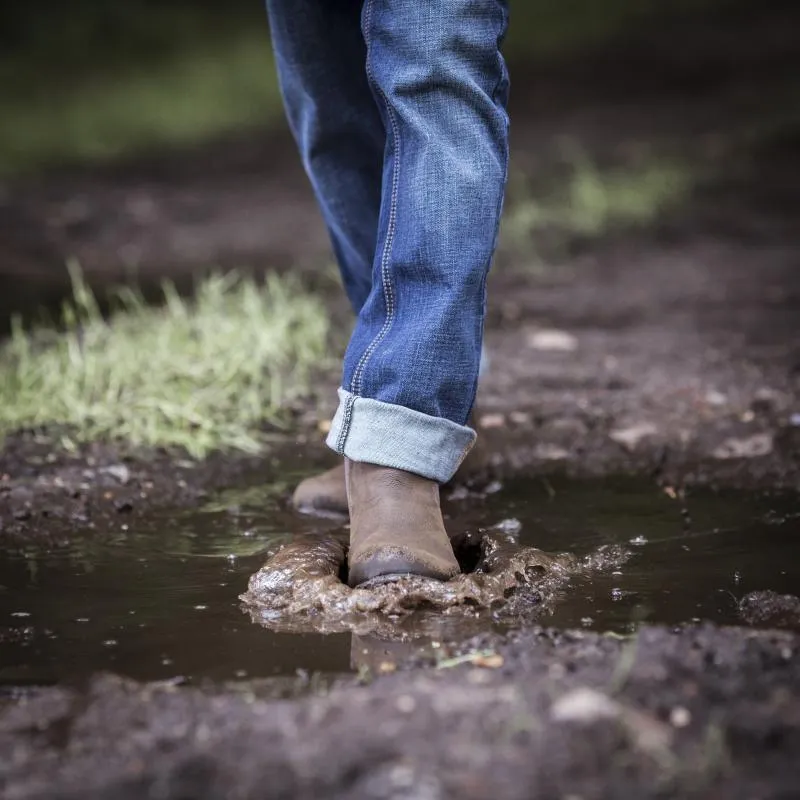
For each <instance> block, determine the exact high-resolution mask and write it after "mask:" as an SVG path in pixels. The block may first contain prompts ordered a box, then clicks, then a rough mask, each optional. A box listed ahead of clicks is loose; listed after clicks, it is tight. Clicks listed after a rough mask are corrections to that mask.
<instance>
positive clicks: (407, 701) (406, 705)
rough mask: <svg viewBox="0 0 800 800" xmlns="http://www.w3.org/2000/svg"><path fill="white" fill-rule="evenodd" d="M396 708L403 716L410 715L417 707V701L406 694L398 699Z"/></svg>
mask: <svg viewBox="0 0 800 800" xmlns="http://www.w3.org/2000/svg"><path fill="white" fill-rule="evenodd" d="M395 706H396V707H397V710H398V711H399V712H400V713H401V714H410V713H411V712H412V711H414V709H415V708H416V707H417V701H416V700H415V699H414V698H413V697H412V696H411V695H410V694H404V695H401V696H400V697H398V698H397V702H396V703H395Z"/></svg>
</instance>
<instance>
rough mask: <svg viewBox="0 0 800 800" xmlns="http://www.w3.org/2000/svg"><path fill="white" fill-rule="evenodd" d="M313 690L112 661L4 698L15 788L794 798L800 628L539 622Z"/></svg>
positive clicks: (4, 742) (798, 770)
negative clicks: (479, 652)
mask: <svg viewBox="0 0 800 800" xmlns="http://www.w3.org/2000/svg"><path fill="white" fill-rule="evenodd" d="M487 644H489V645H491V646H493V647H496V649H497V655H499V656H500V658H499V659H495V660H493V661H492V662H490V663H492V664H495V665H496V664H500V666H499V667H495V668H481V667H476V666H474V665H470V664H465V665H462V666H459V667H455V668H453V669H449V670H420V669H412V670H410V671H403V672H399V673H396V674H394V675H389V676H384V677H381V678H379V679H378V680H376V681H375V682H374V683H372V684H371V685H369V686H366V687H365V686H361V687H356V686H349V687H340V688H335V689H333V690H331V691H330V692H329V693H327V694H326V695H324V696H316V697H312V698H308V699H304V700H300V701H297V700H295V701H277V702H276V701H271V702H270V701H264V700H261V699H258V698H257V697H256V696H254V695H253V694H252V693H247V692H242V691H240V692H239V693H234V692H230V691H228V692H223V691H219V690H213V689H210V690H208V691H200V690H195V689H176V688H175V687H170V686H141V685H134V684H129V683H126V682H122V681H121V680H119V679H116V678H112V677H101V678H98V679H96V680H94V681H92V682H91V683H90V684H89V685H87V686H84V687H80V688H75V689H72V688H63V689H52V690H48V691H47V692H44V693H42V694H38V695H36V694H34V695H33V696H31V697H22V698H20V699H17V700H16V701H12V702H9V701H5V702H4V703H3V705H4V706H5V708H4V709H3V711H2V713H0V754H2V756H3V757H2V759H0V765H1V766H0V780H2V781H3V783H2V784H0V785H2V786H3V789H4V794H3V796H4V797H6V798H8V800H20V799H21V798H45V797H48V798H100V797H104V798H105V797H108V798H111V797H113V798H118V799H119V800H123V799H124V798H141V797H151V798H212V797H226V798H256V797H269V798H276V799H277V798H321V797H325V798H342V800H345V798H347V799H348V800H349V798H375V799H376V800H377V799H378V798H408V799H409V800H411V799H412V798H413V800H422V799H423V798H431V800H434V799H435V798H449V797H453V798H455V797H458V798H475V800H485V798H487V797H494V798H498V800H507V799H508V800H511V798H514V799H518V800H529V799H530V798H555V797H561V798H566V797H572V798H578V797H581V798H585V799H586V800H589V799H590V798H629V797H637V798H639V797H641V798H644V797H654V798H655V797H681V798H691V797H697V798H725V799H726V800H738V798H742V800H744V799H745V798H747V799H748V800H750V799H751V798H776V800H777V798H785V800H788V799H789V798H794V797H797V796H798V795H797V791H798V785H800V765H798V763H797V757H796V756H797V752H798V748H800V704H798V702H797V697H798V691H800V668H799V667H798V665H799V664H800V661H798V657H797V653H798V646H799V645H800V639H798V637H797V636H795V635H792V634H779V633H758V632H750V633H743V632H741V631H736V630H731V629H728V630H725V629H721V630H720V629H716V628H713V627H699V628H693V629H684V630H682V631H669V630H664V629H660V628H645V629H643V630H641V632H640V634H639V636H638V638H637V639H636V640H635V643H633V642H625V641H620V640H619V639H616V638H611V637H604V636H599V635H596V634H583V633H555V632H549V631H537V630H534V631H530V632H527V633H525V634H522V635H519V636H518V637H516V638H515V639H514V640H513V641H511V642H508V643H501V644H498V643H497V642H494V641H489V642H486V641H482V642H479V643H471V645H472V646H473V647H475V646H479V647H484V646H486V645H487Z"/></svg>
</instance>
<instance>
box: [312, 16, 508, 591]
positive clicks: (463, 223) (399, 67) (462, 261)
mask: <svg viewBox="0 0 800 800" xmlns="http://www.w3.org/2000/svg"><path fill="white" fill-rule="evenodd" d="M362 27H363V32H364V38H365V40H366V42H367V50H368V54H367V75H368V78H369V82H370V85H371V87H372V89H373V93H374V95H375V98H376V101H377V104H378V107H379V109H380V112H381V115H382V119H383V123H384V127H385V129H386V131H387V145H386V154H385V158H384V167H383V195H382V203H381V211H380V220H379V235H378V246H377V250H376V255H375V261H374V265H373V285H372V289H371V291H370V294H369V296H368V298H367V300H366V302H365V303H364V306H363V307H362V308H361V311H360V313H359V316H358V321H357V324H356V328H355V331H354V333H353V336H352V338H351V341H350V344H349V347H348V350H347V355H346V358H345V367H344V376H343V384H342V388H341V389H340V405H339V408H338V410H337V413H336V416H335V418H334V421H333V424H332V426H331V431H330V434H329V436H328V444H329V445H330V446H331V447H332V448H333V449H335V450H336V451H337V452H338V453H340V454H342V455H344V456H345V457H346V463H347V467H348V472H349V480H350V484H351V486H350V495H351V498H350V500H351V503H350V513H351V541H352V543H353V545H352V551H351V582H353V583H359V582H361V580H368V579H370V578H372V577H375V576H380V575H382V574H384V573H386V572H403V571H407V572H416V573H419V574H431V575H433V576H438V577H447V575H448V574H450V573H451V570H452V564H453V558H452V552H450V554H449V563H448V556H447V555H446V554H445V552H444V549H443V548H444V546H446V538H445V545H443V544H442V539H441V536H442V534H443V531H444V528H443V525H442V524H441V512H439V510H438V492H430V491H428V486H427V484H425V481H427V482H428V484H431V485H438V484H439V483H443V482H446V481H447V480H449V479H450V478H451V477H452V475H453V473H454V472H455V470H456V469H457V467H458V465H459V464H460V463H461V461H462V459H463V458H464V456H465V455H466V453H467V452H468V450H469V449H470V447H471V446H472V443H473V441H474V438H475V434H474V432H473V431H472V430H471V429H470V428H468V427H467V426H466V424H465V423H466V421H467V418H468V416H469V413H470V409H471V407H472V404H473V402H474V397H475V389H476V385H477V380H478V370H479V362H480V352H481V342H482V335H483V321H484V309H485V282H486V276H487V273H488V270H489V265H490V261H491V257H492V253H493V250H494V247H495V243H496V238H497V230H498V223H499V218H500V213H501V207H502V199H503V193H504V188H505V181H506V173H507V160H508V117H507V114H506V110H505V102H506V97H507V89H508V80H507V72H506V67H505V63H504V61H503V58H502V56H501V54H500V49H499V48H500V42H501V40H502V37H503V35H504V33H505V30H506V27H507V3H506V2H505V0H426V1H425V2H424V3H423V2H419V0H366V1H365V3H364V9H363V19H362ZM374 467H382V468H386V469H388V470H390V473H392V474H390V473H386V472H382V471H381V470H380V469H378V470H377V471H376V469H374ZM420 481H422V483H420ZM354 482H356V483H358V485H357V486H355V487H354V486H353V484H354ZM387 487H390V489H391V490H390V491H387V490H386V489H387ZM354 489H355V490H354ZM398 492H399V494H398ZM404 494H405V496H406V497H407V498H408V499H409V500H413V503H408V504H405V508H406V510H407V512H408V513H403V514H399V513H396V512H397V511H398V509H399V508H401V507H404V502H403V499H402V498H403V495H404ZM434 495H435V497H436V501H435V506H436V507H435V509H434V508H433V507H431V508H428V507H427V506H426V508H424V509H422V508H421V509H420V513H419V514H417V515H416V516H415V514H414V513H411V512H414V509H415V508H416V507H417V506H416V505H414V504H415V503H417V501H419V502H423V501H421V500H420V498H422V497H424V498H431V499H430V502H429V501H428V500H425V501H424V503H428V505H430V503H432V502H433V500H432V498H433V497H434ZM354 497H355V498H360V500H358V501H357V502H358V503H360V504H361V505H362V506H363V507H360V508H354ZM367 508H368V509H369V513H366V511H365V509H367ZM436 516H438V522H436V524H433V523H431V522H430V521H431V520H432V519H433V518H434V517H436ZM356 518H358V520H359V522H358V524H356ZM426 526H427V527H426ZM362 529H363V530H362ZM412 534H413V535H412ZM426 537H427V539H426ZM367 540H368V541H367ZM412 540H413V541H414V542H415V543H416V542H418V541H422V540H427V541H428V543H429V544H431V550H433V551H436V553H437V554H438V555H437V557H436V558H435V559H433V560H431V559H428V558H427V556H426V555H425V554H424V553H422V551H423V550H424V549H425V547H417V545H416V544H413V545H409V546H406V545H405V544H404V543H407V542H409V541H412ZM398 554H399V555H398ZM418 556H419V557H418ZM426 561H427V563H428V564H431V563H433V561H436V562H437V566H436V567H435V568H433V569H428V567H427V566H426ZM354 562H355V564H356V565H357V567H358V569H357V570H356V574H355V577H354V575H353V572H352V570H353V566H354Z"/></svg>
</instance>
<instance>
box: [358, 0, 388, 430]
mask: <svg viewBox="0 0 800 800" xmlns="http://www.w3.org/2000/svg"><path fill="white" fill-rule="evenodd" d="M373 5H374V0H367V7H366V13H365V17H364V21H365V24H364V28H365V35H366V36H369V34H370V31H371V29H372V10H373ZM370 50H371V46H370V43H369V42H367V64H366V69H367V79H368V80H369V82H370V83H371V84H372V86H373V87H374V88H375V90H376V94H377V95H378V96H379V97H380V99H381V101H382V102H383V104H384V107H385V109H386V116H387V117H388V119H389V124H390V127H391V130H392V191H391V197H390V202H389V220H388V224H387V231H386V241H385V242H384V245H383V253H382V254H381V286H382V288H383V296H384V302H385V304H386V319H385V320H384V323H383V326H382V327H381V329H380V331H378V333H377V334H376V336H375V338H374V339H373V340H372V342H370V344H369V346H368V347H367V349H366V350H365V351H364V353H363V355H362V356H361V358H360V359H359V362H358V364H357V365H356V369H355V372H354V373H353V378H352V380H351V382H350V387H351V389H352V391H353V394H355V395H356V396H361V393H362V391H363V387H364V372H365V371H366V368H367V366H368V364H369V361H370V359H371V358H372V356H373V355H374V354H375V351H376V350H377V349H378V347H379V346H380V344H381V342H382V341H383V340H384V339H385V338H386V335H387V333H388V332H389V329H390V328H391V326H392V324H393V322H394V317H395V297H394V287H393V286H392V280H391V275H390V273H389V260H390V258H391V254H392V250H393V247H394V240H395V234H396V231H397V205H398V199H399V195H400V126H399V125H398V123H397V118H396V115H395V113H394V109H392V107H391V105H390V104H389V99H388V98H387V96H386V94H385V92H384V91H383V89H382V88H381V87H380V85H379V84H378V82H377V81H376V80H375V75H374V72H373V70H372V65H371V62H370ZM348 428H349V425H347V426H346V428H345V431H346V430H347V429H348ZM345 436H346V433H345Z"/></svg>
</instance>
